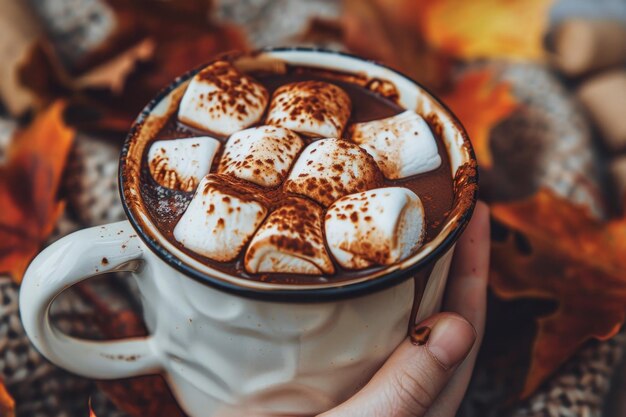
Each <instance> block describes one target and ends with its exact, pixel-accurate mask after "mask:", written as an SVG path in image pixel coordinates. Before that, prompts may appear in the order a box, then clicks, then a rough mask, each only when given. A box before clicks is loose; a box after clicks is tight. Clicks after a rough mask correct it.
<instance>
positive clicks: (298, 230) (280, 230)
mask: <svg viewBox="0 0 626 417" xmlns="http://www.w3.org/2000/svg"><path fill="white" fill-rule="evenodd" d="M322 217H323V212H322V208H321V207H320V206H318V205H317V204H315V203H314V202H312V201H310V200H307V199H305V198H301V197H291V198H288V199H286V200H285V201H284V202H283V204H282V205H281V206H280V207H279V208H277V209H276V210H275V211H274V212H273V213H272V214H270V215H269V217H268V218H267V220H265V223H263V225H262V226H261V228H260V229H259V231H258V232H257V233H256V235H255V236H254V238H253V239H252V242H250V246H248V250H247V251H246V256H245V258H244V264H245V265H244V266H245V268H246V271H248V272H251V273H258V272H282V273H291V274H324V273H326V274H332V273H333V272H335V268H334V266H333V263H332V261H331V260H330V257H329V256H328V253H327V252H326V248H325V247H324V238H323V235H322Z"/></svg>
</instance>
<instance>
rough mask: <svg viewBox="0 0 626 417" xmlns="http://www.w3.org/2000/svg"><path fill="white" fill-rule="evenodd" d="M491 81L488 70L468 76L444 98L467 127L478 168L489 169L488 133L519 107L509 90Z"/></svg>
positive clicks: (505, 84)
mask: <svg viewBox="0 0 626 417" xmlns="http://www.w3.org/2000/svg"><path fill="white" fill-rule="evenodd" d="M492 78H493V76H492V74H491V72H490V71H489V70H487V69H485V70H477V71H472V72H468V73H466V74H465V75H463V78H461V79H460V80H459V81H458V82H457V84H456V85H455V87H454V88H453V90H452V91H451V92H449V93H448V94H446V95H444V96H443V97H442V99H443V101H444V102H445V103H446V104H447V105H448V106H449V107H450V108H451V109H452V111H453V112H454V113H455V114H456V115H457V117H458V118H459V120H460V121H461V123H462V124H463V126H465V129H466V130H467V133H468V134H469V136H470V139H471V140H472V145H473V146H474V151H475V152H476V157H477V158H478V163H479V165H480V166H481V167H482V168H487V169H489V168H491V167H492V166H493V161H492V158H491V150H490V148H489V132H490V131H491V128H492V127H493V126H495V125H496V124H497V123H498V122H500V121H501V120H502V119H504V118H506V117H507V116H509V115H510V114H511V113H512V112H513V110H515V109H516V107H517V102H516V100H515V97H513V95H512V94H511V89H510V86H509V85H508V84H507V83H499V84H494V83H493V81H492Z"/></svg>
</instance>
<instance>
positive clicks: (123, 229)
mask: <svg viewBox="0 0 626 417" xmlns="http://www.w3.org/2000/svg"><path fill="white" fill-rule="evenodd" d="M143 248H144V246H143V243H142V242H141V241H140V240H139V238H138V237H137V234H136V233H135V231H134V229H133V228H132V226H131V225H130V223H129V222H128V221H123V222H119V223H112V224H109V225H106V226H97V227H92V228H90V229H84V230H79V231H77V232H74V233H72V234H70V235H68V236H66V237H64V238H62V239H60V240H58V241H56V242H55V243H53V244H52V245H50V246H49V247H47V248H46V249H45V250H44V251H42V252H41V253H40V254H39V255H38V256H37V257H36V258H35V260H33V262H32V263H31V264H30V266H29V267H28V270H27V271H26V274H25V276H24V280H23V282H22V285H21V288H20V299H19V305H20V313H21V316H22V323H23V325H24V329H25V330H26V334H27V335H28V336H29V338H30V340H31V341H32V343H33V344H34V345H35V347H36V348H37V349H38V350H39V352H41V353H42V354H43V355H44V356H45V357H47V358H48V359H49V360H50V361H52V362H53V363H55V364H56V365H58V366H60V367H62V368H65V369H67V370H68V371H71V372H73V373H76V374H79V375H82V376H85V377H88V378H96V379H117V378H127V377H131V376H138V375H145V374H153V373H156V372H158V371H159V369H161V364H160V360H159V356H158V355H157V353H156V349H155V347H154V343H153V339H152V337H151V336H148V337H138V338H129V339H125V340H120V341H103V342H100V341H89V340H81V339H77V338H75V337H71V336H68V335H66V334H64V333H63V332H61V331H60V330H59V329H57V328H56V327H54V326H53V324H52V323H51V322H50V314H49V313H50V306H51V305H52V302H53V301H54V299H55V298H56V297H57V296H58V295H59V294H61V293H62V292H63V291H64V290H65V289H67V288H69V287H71V286H72V285H74V284H77V283H79V282H81V281H83V280H85V279H88V278H91V277H93V276H95V275H99V274H103V273H107V272H116V271H138V270H139V269H140V268H141V266H142V264H143V252H144V249H143Z"/></svg>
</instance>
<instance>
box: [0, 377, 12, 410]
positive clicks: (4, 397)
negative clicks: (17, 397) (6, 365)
mask: <svg viewBox="0 0 626 417" xmlns="http://www.w3.org/2000/svg"><path fill="white" fill-rule="evenodd" d="M0 416H2V417H15V401H14V400H13V398H12V397H11V395H9V392H8V391H7V389H6V387H5V386H4V384H3V383H2V381H0Z"/></svg>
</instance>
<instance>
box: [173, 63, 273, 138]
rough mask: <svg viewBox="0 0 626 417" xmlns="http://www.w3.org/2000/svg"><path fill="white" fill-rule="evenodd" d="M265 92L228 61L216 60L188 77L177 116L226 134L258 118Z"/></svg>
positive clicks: (205, 128) (266, 98) (252, 122)
mask: <svg viewBox="0 0 626 417" xmlns="http://www.w3.org/2000/svg"><path fill="white" fill-rule="evenodd" d="M268 96H269V95H268V93H267V90H265V88H264V87H263V86H262V85H261V84H259V83H258V82H256V81H255V80H253V79H252V78H251V77H249V76H247V75H245V74H243V73H241V72H239V71H238V70H237V69H236V68H235V67H233V66H232V65H231V64H230V63H228V62H225V61H217V62H214V63H213V64H211V65H209V66H208V67H206V68H204V69H203V70H202V71H200V72H199V73H197V74H196V75H195V76H194V77H193V78H192V80H191V82H190V83H189V86H188V87H187V90H186V91H185V94H184V95H183V98H182V100H181V102H180V107H179V109H178V119H179V120H180V121H181V122H183V123H187V124H188V125H191V126H194V127H197V128H199V129H203V130H208V131H210V132H214V133H217V134H219V135H224V136H228V135H230V134H232V133H234V132H236V131H238V130H241V129H244V128H246V127H248V126H251V125H253V124H254V123H256V122H258V121H259V120H260V119H261V116H262V115H263V112H264V111H265V106H266V105H267V101H268Z"/></svg>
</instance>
